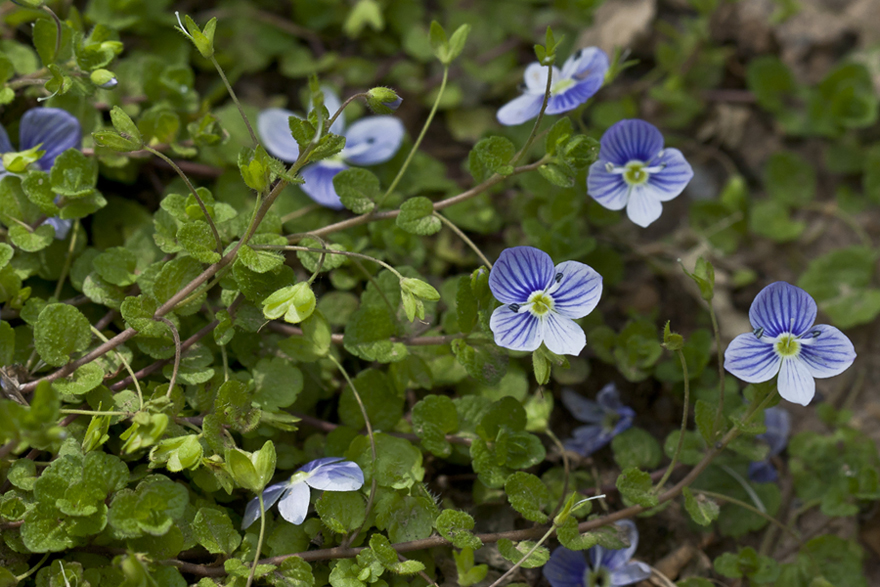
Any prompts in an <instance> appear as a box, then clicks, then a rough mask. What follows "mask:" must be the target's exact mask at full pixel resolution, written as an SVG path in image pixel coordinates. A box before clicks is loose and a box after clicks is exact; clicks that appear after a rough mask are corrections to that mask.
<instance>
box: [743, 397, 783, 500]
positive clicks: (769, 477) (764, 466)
mask: <svg viewBox="0 0 880 587" xmlns="http://www.w3.org/2000/svg"><path fill="white" fill-rule="evenodd" d="M764 426H766V427H767V431H766V432H764V433H763V434H759V435H758V436H757V437H756V438H758V439H760V440H763V441H764V442H766V443H767V445H768V446H769V447H770V451H769V452H768V453H767V457H766V458H765V459H764V460H763V461H753V462H751V463H749V479H751V480H752V481H757V482H758V483H772V482H774V481H776V479H777V478H778V475H777V473H776V467H774V466H773V463H771V462H770V459H771V458H773V457H775V456H777V455H778V454H779V453H781V452H782V451H783V450H785V447H786V446H787V445H788V435H789V432H790V431H791V417H790V416H789V414H788V412H787V411H786V410H785V408H780V407H779V406H776V407H772V408H767V409H766V410H764Z"/></svg>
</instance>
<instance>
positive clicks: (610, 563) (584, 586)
mask: <svg viewBox="0 0 880 587" xmlns="http://www.w3.org/2000/svg"><path fill="white" fill-rule="evenodd" d="M616 525H617V526H618V528H622V529H623V530H624V531H625V532H626V533H627V537H628V538H629V546H628V547H627V548H621V549H620V550H608V549H605V548H603V547H601V546H594V547H593V548H591V549H590V550H588V551H587V553H586V556H584V553H583V552H579V551H576V550H569V549H567V548H565V547H564V546H560V547H559V548H557V549H556V550H554V551H553V554H552V555H551V556H550V560H549V561H547V564H546V565H544V569H543V574H544V577H545V578H546V579H547V580H548V581H550V585H552V586H553V587H623V586H624V585H632V584H633V583H638V582H639V581H644V580H645V579H647V578H648V577H650V576H651V567H649V566H648V565H646V564H645V563H640V562H635V561H631V560H630V559H632V556H633V554H635V552H636V548H637V547H638V545H639V531H638V530H637V529H636V525H635V524H633V523H632V522H631V521H629V520H621V521H620V522H617V524H616ZM588 558H589V562H588V561H587V559H588Z"/></svg>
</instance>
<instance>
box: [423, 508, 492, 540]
mask: <svg viewBox="0 0 880 587" xmlns="http://www.w3.org/2000/svg"><path fill="white" fill-rule="evenodd" d="M434 527H435V528H437V532H439V533H440V535H441V536H442V537H443V538H445V539H446V540H449V541H450V542H452V545H453V546H454V547H455V548H472V549H478V548H480V547H481V546H483V541H482V540H480V539H479V538H478V537H476V536H474V534H473V532H471V531H472V530H473V529H474V518H473V517H472V516H471V515H470V514H467V513H465V512H461V511H458V510H453V509H444V510H443V511H442V512H441V513H440V515H439V516H437V519H436V520H434Z"/></svg>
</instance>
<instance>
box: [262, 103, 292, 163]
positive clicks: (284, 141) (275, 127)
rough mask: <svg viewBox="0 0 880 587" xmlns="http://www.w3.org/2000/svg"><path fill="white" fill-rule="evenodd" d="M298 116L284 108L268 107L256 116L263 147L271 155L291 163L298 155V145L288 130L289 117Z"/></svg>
mask: <svg viewBox="0 0 880 587" xmlns="http://www.w3.org/2000/svg"><path fill="white" fill-rule="evenodd" d="M291 116H293V117H294V118H299V117H298V116H296V115H295V114H294V113H293V112H291V111H290V110H285V109H284V108H269V109H268V110H263V111H261V112H260V114H259V115H258V116H257V131H258V132H259V133H260V138H261V139H262V140H263V147H264V148H265V149H266V150H267V151H269V153H271V154H272V155H273V156H275V157H277V158H279V159H281V160H282V161H287V162H288V163H293V162H294V161H296V158H297V157H299V145H297V144H296V141H295V140H294V138H293V135H292V134H291V132H290V117H291Z"/></svg>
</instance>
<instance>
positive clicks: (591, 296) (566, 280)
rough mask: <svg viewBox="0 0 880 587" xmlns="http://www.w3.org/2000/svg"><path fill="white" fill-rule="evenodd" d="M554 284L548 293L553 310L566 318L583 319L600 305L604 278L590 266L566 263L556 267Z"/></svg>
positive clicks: (571, 262) (575, 262) (573, 262)
mask: <svg viewBox="0 0 880 587" xmlns="http://www.w3.org/2000/svg"><path fill="white" fill-rule="evenodd" d="M555 273H556V274H555V275H554V279H555V280H556V283H554V284H553V285H552V286H551V287H550V289H549V290H548V291H547V293H549V294H550V295H551V296H552V297H553V309H554V310H556V311H557V312H558V313H559V314H562V315H563V316H565V317H566V318H583V317H584V316H586V315H587V314H589V313H590V312H592V311H593V310H594V309H595V308H596V306H597V305H598V304H599V297H600V296H601V295H602V276H601V275H599V274H598V273H597V272H596V270H595V269H593V268H592V267H590V266H589V265H585V264H583V263H578V262H577V261H565V262H564V263H560V264H559V265H557V266H556V271H555Z"/></svg>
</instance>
